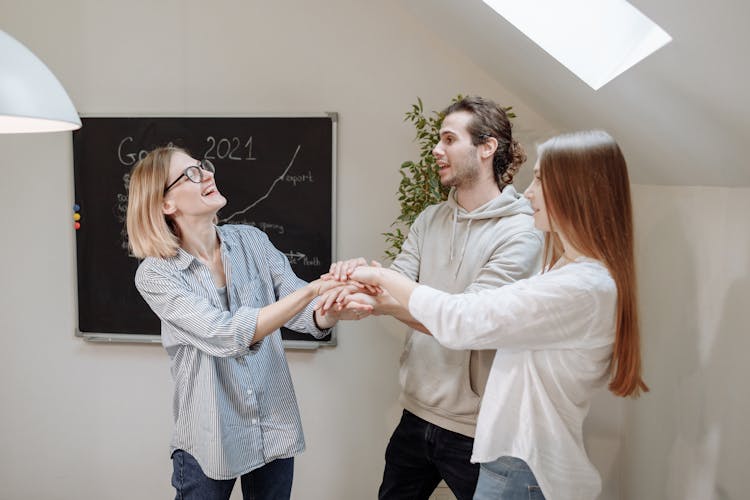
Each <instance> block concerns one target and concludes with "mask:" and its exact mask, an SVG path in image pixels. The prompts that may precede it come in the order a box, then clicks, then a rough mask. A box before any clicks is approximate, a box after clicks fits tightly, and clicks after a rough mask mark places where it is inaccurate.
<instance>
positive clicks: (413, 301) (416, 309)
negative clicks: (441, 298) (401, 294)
mask: <svg viewBox="0 0 750 500" xmlns="http://www.w3.org/2000/svg"><path fill="white" fill-rule="evenodd" d="M439 294H440V291H438V290H435V289H434V288H430V287H429V286H427V285H419V286H418V287H417V288H415V289H414V291H413V292H411V297H410V298H409V313H410V314H411V315H412V317H413V318H414V319H416V320H417V321H419V322H420V323H422V324H423V325H424V326H427V324H426V323H425V320H424V318H426V317H429V316H430V314H429V311H430V306H431V305H432V304H433V303H434V300H435V297H436V295H439Z"/></svg>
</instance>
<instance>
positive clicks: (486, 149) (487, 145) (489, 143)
mask: <svg viewBox="0 0 750 500" xmlns="http://www.w3.org/2000/svg"><path fill="white" fill-rule="evenodd" d="M495 151H497V139H495V138H494V137H488V138H487V140H486V141H484V142H483V143H482V144H481V145H480V146H479V154H480V156H481V157H482V159H483V160H486V159H487V158H492V157H493V156H495Z"/></svg>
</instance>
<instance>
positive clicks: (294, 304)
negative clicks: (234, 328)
mask: <svg viewBox="0 0 750 500" xmlns="http://www.w3.org/2000/svg"><path fill="white" fill-rule="evenodd" d="M316 296H317V292H316V290H315V289H314V287H313V286H312V285H310V284H307V285H305V286H303V287H302V288H298V289H297V290H295V291H294V292H292V293H290V294H289V295H287V296H286V297H283V298H282V299H280V300H278V301H277V302H274V303H273V304H270V305H267V306H266V307H263V308H262V309H261V310H260V312H258V322H257V324H256V326H255V334H254V335H253V343H255V342H258V341H259V340H261V339H263V338H265V337H267V336H268V335H270V334H271V333H273V332H275V331H276V330H278V329H279V328H281V327H282V326H284V324H285V323H286V322H287V321H289V320H290V319H292V318H293V317H294V316H295V315H296V314H297V313H299V312H300V311H301V310H302V309H304V308H305V307H306V306H307V304H309V303H310V301H311V300H313V299H314V298H315V297H316Z"/></svg>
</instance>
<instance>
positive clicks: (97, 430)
mask: <svg viewBox="0 0 750 500" xmlns="http://www.w3.org/2000/svg"><path fill="white" fill-rule="evenodd" d="M0 23H1V25H0V29H3V30H5V31H7V32H8V33H10V34H11V35H13V36H15V37H16V38H17V39H19V40H20V41H21V42H22V43H24V44H26V45H27V46H28V47H29V48H30V49H31V50H32V51H34V52H35V53H36V54H37V55H38V56H40V58H42V59H43V60H44V61H45V62H46V63H47V64H48V66H49V67H50V68H51V69H52V71H53V72H54V73H55V74H56V75H57V76H58V78H59V79H60V80H61V82H62V83H63V85H64V86H65V88H66V89H67V90H68V92H69V93H70V95H71V97H72V99H73V101H74V103H75V104H76V106H77V108H78V110H79V111H80V112H81V113H82V114H87V113H99V114H106V113H112V114H156V113H159V114H176V115H179V114H196V113H204V114H214V115H221V114H224V113H232V114H242V113H248V114H262V113H305V112H307V113H309V112H323V111H337V112H339V113H340V127H339V165H338V175H339V177H338V181H339V182H338V188H339V192H338V200H337V201H338V207H339V209H338V241H337V242H336V251H337V253H338V255H339V256H341V257H349V256H357V255H364V256H367V257H376V258H379V257H381V256H382V255H383V250H384V242H383V238H382V236H380V233H382V232H384V231H387V230H388V229H389V224H390V223H391V221H392V220H393V219H394V218H395V216H396V214H397V210H398V205H397V202H396V198H395V192H396V189H397V184H398V180H399V175H398V171H397V168H398V166H399V165H400V164H401V162H402V161H404V160H407V159H414V158H415V156H416V151H417V148H416V146H415V145H414V144H413V143H412V142H411V140H412V137H413V130H412V129H411V127H410V126H409V125H408V124H404V123H403V121H402V119H403V113H404V112H405V111H407V110H408V109H409V107H410V105H411V103H412V102H414V101H415V99H416V96H421V97H422V99H423V100H424V102H425V104H426V106H427V107H429V108H430V109H435V108H441V107H443V106H444V105H446V104H447V103H448V101H449V100H450V98H451V97H452V96H453V95H455V94H456V93H458V92H463V93H478V94H481V95H485V96H491V97H493V98H495V99H496V100H498V101H499V102H501V103H503V104H509V105H511V104H512V105H513V106H514V108H515V111H516V112H517V114H518V115H519V118H518V119H517V120H516V124H517V130H518V131H519V138H520V139H521V141H522V142H525V143H528V142H530V141H531V140H532V139H535V138H536V137H544V136H547V135H550V131H551V130H552V128H553V127H552V126H551V125H550V124H549V123H548V122H546V121H545V120H544V119H542V118H541V117H540V116H539V115H537V114H536V113H535V112H534V111H533V110H532V109H530V108H529V107H528V106H526V105H524V103H522V102H519V101H518V99H516V98H514V97H513V96H511V95H510V94H508V92H506V91H505V90H504V89H503V88H502V87H501V86H500V85H499V84H498V83H497V82H495V81H494V80H492V79H491V78H489V77H488V76H487V75H486V74H485V73H483V72H482V71H481V70H479V69H478V68H477V67H476V66H475V65H473V64H472V63H470V62H468V60H467V59H465V58H464V57H463V56H461V55H460V54H459V53H457V52H455V51H453V50H452V49H451V47H449V46H447V45H445V44H444V43H443V42H442V41H441V40H440V38H439V37H438V36H436V35H435V34H434V33H432V32H430V31H428V30H426V29H425V28H424V27H423V26H422V24H421V23H419V22H417V20H416V19H415V18H414V17H413V14H411V13H410V12H409V11H406V10H404V9H402V8H401V7H400V5H399V3H398V2H396V1H383V2H367V1H364V0H360V1H347V0H317V1H314V2H305V1H302V0H298V1H281V0H280V1H274V2H260V1H254V2H253V1H248V0H236V1H230V0H219V1H214V2H204V1H198V0H191V1H177V0H171V1H158V2H156V1H154V2H152V1H150V0H149V1H143V0H140V1H130V2H113V1H99V0H96V1H95V0H70V1H66V2H57V1H54V0H47V1H33V0H23V1H22V0H17V1H12V0H0ZM0 152H2V162H0V163H1V164H2V166H0V168H1V169H2V172H3V176H2V181H1V182H0V194H1V195H2V196H0V208H1V209H2V212H3V213H4V214H5V222H6V231H5V233H4V236H3V237H2V245H0V258H2V262H3V263H4V269H3V280H2V281H3V287H2V289H1V291H0V303H2V304H3V305H2V308H1V309H0V310H1V311H2V318H1V320H2V323H1V324H2V332H1V333H0V378H1V379H2V380H3V383H2V384H1V385H0V405H2V409H3V411H2V412H0V429H1V430H0V439H1V440H2V441H1V442H0V444H1V446H0V485H2V486H0V499H16V498H46V499H81V498H87V499H88V498H96V499H97V500H107V499H125V498H127V499H133V498H144V499H151V498H168V497H170V496H171V495H172V494H173V493H172V489H171V487H170V484H169V477H170V474H171V464H170V461H169V458H168V454H167V452H168V441H169V436H170V431H171V426H172V422H171V413H170V412H171V406H170V404H171V403H170V397H171V390H172V386H171V380H170V375H169V367H168V359H167V356H166V354H165V353H164V352H163V350H162V349H161V348H160V347H159V346H149V345H98V344H88V343H85V342H83V341H81V340H79V339H77V338H74V337H73V332H74V329H75V327H76V311H75V264H74V256H75V250H74V232H73V229H72V220H71V216H72V204H73V199H74V197H73V188H72V168H71V167H72V152H71V140H70V135H69V134H50V135H33V136H0ZM524 178H528V174H525V177H524ZM83 222H84V223H85V221H83ZM102 272H106V270H102ZM403 334H404V328H402V327H401V326H400V325H398V324H396V323H395V322H394V321H392V320H388V319H370V320H367V321H365V322H362V323H359V324H346V325H343V326H341V328H340V330H339V345H338V346H337V347H335V348H331V349H322V350H319V351H318V352H314V353H310V352H290V353H289V363H290V366H291V369H292V375H293V377H294V381H295V386H296V391H297V395H298V399H299V403H300V408H301V411H302V417H303V423H304V427H305V434H306V437H307V445H308V450H307V451H306V452H305V453H304V454H303V455H301V456H300V457H299V459H298V461H297V467H296V477H295V483H294V490H293V494H294V497H295V498H300V499H305V500H308V499H310V500H316V499H320V500H324V499H325V500H332V499H333V500H336V499H342V500H350V499H359V498H372V497H374V496H375V491H376V489H377V486H378V484H379V481H380V477H381V473H382V464H383V460H382V455H383V451H384V449H385V445H386V441H387V438H388V436H389V434H390V432H391V430H392V429H393V427H394V425H395V422H396V419H397V417H398V414H399V412H400V408H399V406H398V402H397V396H398V383H397V378H396V376H397V363H398V357H399V354H400V350H401V343H402V340H403Z"/></svg>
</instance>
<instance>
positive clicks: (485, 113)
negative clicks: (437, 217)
mask: <svg viewBox="0 0 750 500" xmlns="http://www.w3.org/2000/svg"><path fill="white" fill-rule="evenodd" d="M458 111H467V112H469V113H471V115H472V119H471V121H470V122H469V125H468V131H469V134H470V135H471V142H472V144H474V145H475V146H478V145H480V144H483V143H485V142H486V141H487V139H489V138H490V137H494V138H495V139H496V140H497V150H496V151H495V156H494V157H493V158H492V169H493V171H494V173H495V182H497V185H498V186H500V187H501V188H502V187H504V186H506V185H508V184H511V183H512V182H513V176H514V175H516V172H518V170H519V169H520V168H521V165H523V163H524V162H525V161H526V152H525V151H524V150H523V147H521V145H520V144H519V143H518V141H516V140H515V139H514V138H513V135H512V133H511V128H512V127H513V125H512V124H511V123H510V120H509V119H508V115H507V114H506V113H505V110H504V109H503V108H501V107H500V106H498V105H497V103H495V102H494V101H492V100H490V99H485V98H483V97H479V96H468V97H464V98H463V99H461V100H460V101H456V102H454V103H453V104H451V105H450V106H448V107H447V108H445V109H444V110H443V113H442V114H443V116H448V115H449V114H451V113H456V112H458Z"/></svg>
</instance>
